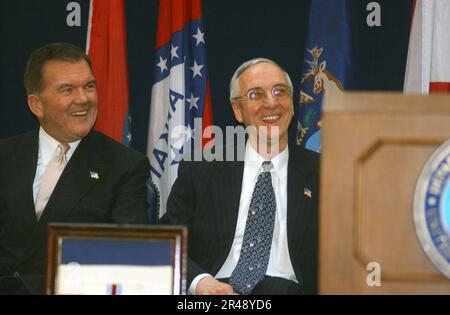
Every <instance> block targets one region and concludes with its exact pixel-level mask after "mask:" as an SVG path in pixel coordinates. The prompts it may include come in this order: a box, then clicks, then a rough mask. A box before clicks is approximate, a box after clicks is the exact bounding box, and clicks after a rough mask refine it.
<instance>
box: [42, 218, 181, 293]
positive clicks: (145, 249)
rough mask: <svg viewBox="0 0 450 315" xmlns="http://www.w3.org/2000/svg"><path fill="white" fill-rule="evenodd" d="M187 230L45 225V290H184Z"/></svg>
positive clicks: (83, 291)
mask: <svg viewBox="0 0 450 315" xmlns="http://www.w3.org/2000/svg"><path fill="white" fill-rule="evenodd" d="M186 241H187V230H186V228H185V227H177V226H136V225H133V226H132V225H110V224H107V225H104V224H59V223H58V224H49V227H48V248H47V276H46V292H47V294H92V295H103V294H110V295H128V294H160V295H171V294H174V295H181V294H185V293H186Z"/></svg>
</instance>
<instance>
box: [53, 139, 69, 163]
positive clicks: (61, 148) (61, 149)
mask: <svg viewBox="0 0 450 315" xmlns="http://www.w3.org/2000/svg"><path fill="white" fill-rule="evenodd" d="M69 149H70V146H69V145H68V144H67V143H60V144H58V153H57V158H56V161H57V163H59V164H61V163H63V162H64V161H65V160H66V153H67V151H69Z"/></svg>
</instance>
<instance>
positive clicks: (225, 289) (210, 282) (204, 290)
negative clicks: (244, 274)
mask: <svg viewBox="0 0 450 315" xmlns="http://www.w3.org/2000/svg"><path fill="white" fill-rule="evenodd" d="M196 293H197V295H235V294H236V293H235V292H234V290H233V287H232V286H231V285H229V284H226V283H223V282H220V281H218V280H216V279H215V278H214V277H211V276H208V277H205V278H203V279H201V280H200V281H199V282H198V284H197V289H196Z"/></svg>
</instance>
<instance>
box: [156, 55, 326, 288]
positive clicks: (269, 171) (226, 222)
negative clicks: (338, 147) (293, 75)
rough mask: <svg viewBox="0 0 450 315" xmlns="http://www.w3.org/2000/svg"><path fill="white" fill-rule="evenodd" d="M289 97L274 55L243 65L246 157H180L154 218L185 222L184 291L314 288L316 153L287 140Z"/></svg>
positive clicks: (238, 98) (234, 96)
mask: <svg viewBox="0 0 450 315" xmlns="http://www.w3.org/2000/svg"><path fill="white" fill-rule="evenodd" d="M292 95H293V87H292V82H291V80H290V78H289V75H288V74H287V73H286V72H285V71H284V70H283V69H282V68H281V67H280V66H279V65H278V64H276V63H275V62H273V61H271V60H269V59H265V58H256V59H252V60H249V61H247V62H245V63H243V64H242V65H241V66H240V67H239V68H238V69H237V70H236V72H235V73H234V75H233V77H232V79H231V83H230V102H231V106H232V109H233V112H234V115H235V118H236V119H237V121H238V122H239V123H241V124H243V125H244V126H246V127H247V130H248V135H247V141H246V144H245V147H244V148H236V149H237V151H239V150H240V149H241V150H242V151H244V154H243V156H244V159H243V161H239V160H234V161H229V160H228V159H227V161H210V162H208V161H199V162H195V161H190V162H182V163H181V164H180V166H179V170H178V177H177V179H176V181H175V183H174V185H173V187H172V191H171V194H170V196H169V199H168V203H167V212H166V214H165V215H164V216H163V218H162V219H161V223H165V224H182V225H186V226H187V227H188V228H189V234H188V235H189V240H188V244H189V245H188V246H189V247H188V274H187V276H188V279H187V282H188V287H189V293H190V294H314V293H316V291H317V218H318V210H317V208H318V207H317V205H318V196H319V171H318V169H319V159H318V155H317V154H316V153H313V152H310V151H306V150H304V149H302V148H300V147H296V146H290V145H288V128H289V125H290V123H291V120H292V117H293V115H294V109H293V98H292Z"/></svg>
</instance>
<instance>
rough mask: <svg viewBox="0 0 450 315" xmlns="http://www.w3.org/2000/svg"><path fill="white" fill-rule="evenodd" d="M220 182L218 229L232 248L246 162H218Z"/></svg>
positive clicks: (218, 191)
mask: <svg viewBox="0 0 450 315" xmlns="http://www.w3.org/2000/svg"><path fill="white" fill-rule="evenodd" d="M218 165H219V174H218V175H219V177H220V178H219V180H218V181H217V189H215V190H214V191H215V196H213V198H214V200H218V201H219V202H218V204H217V207H218V208H219V209H217V227H218V230H219V233H220V234H219V235H224V236H225V240H227V242H228V243H229V244H227V245H229V246H230V247H231V244H232V242H233V238H234V234H235V231H236V224H237V217H238V213H239V201H240V197H241V188H242V176H243V172H244V162H234V161H233V162H218Z"/></svg>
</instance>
